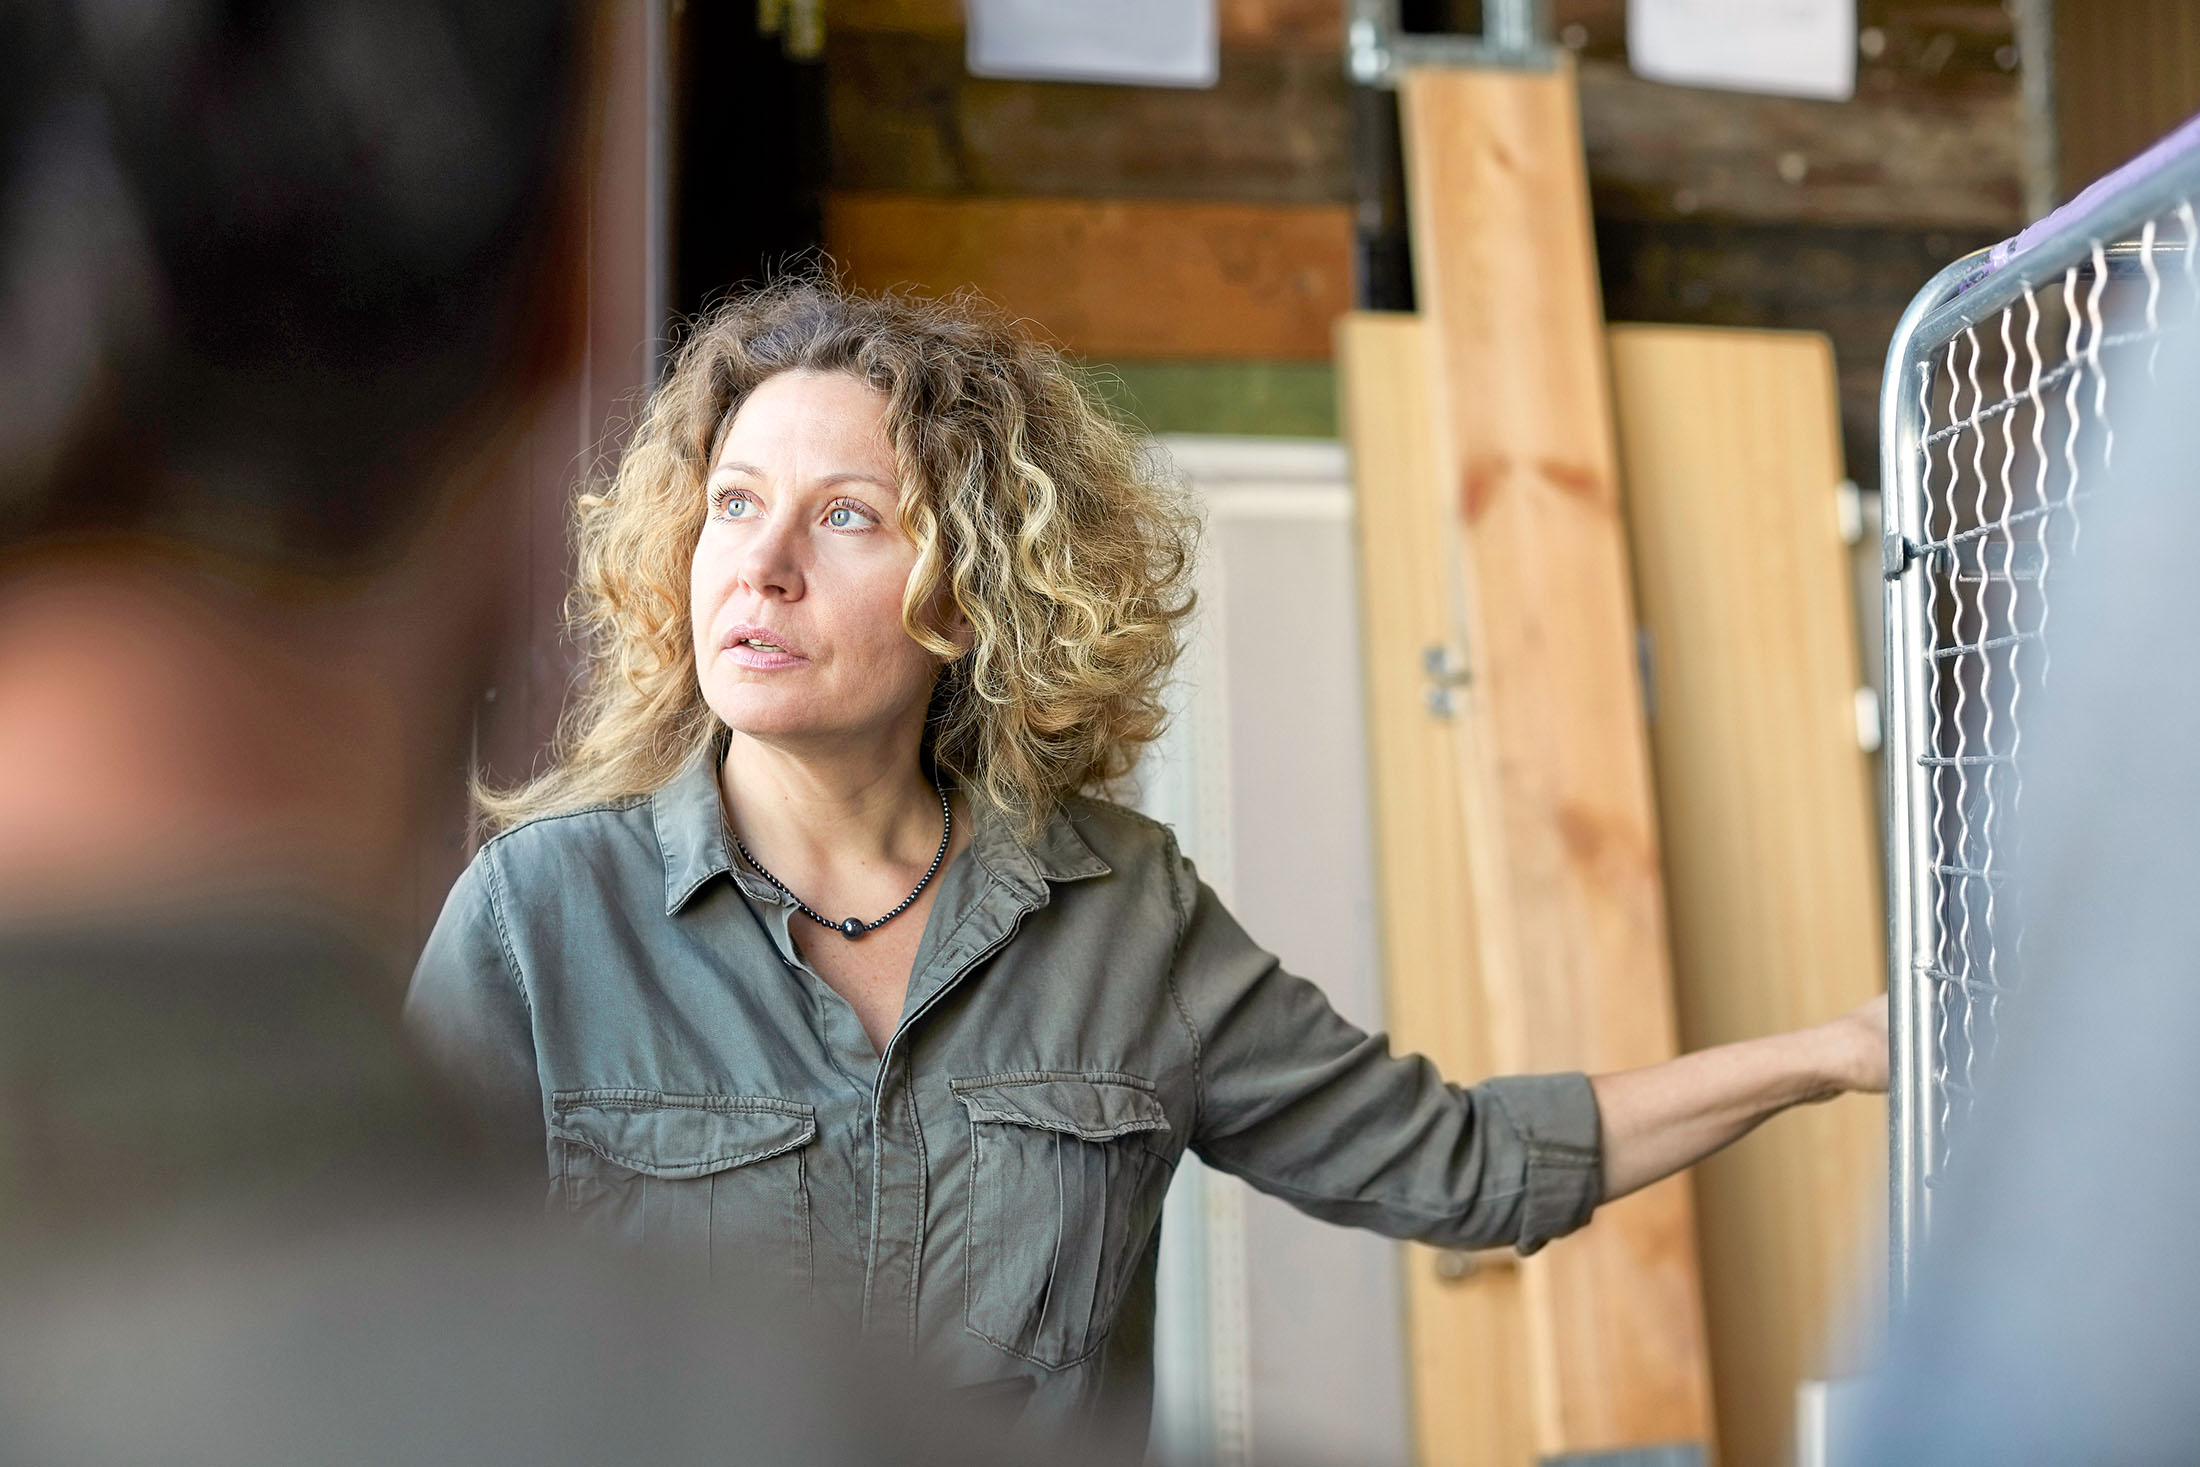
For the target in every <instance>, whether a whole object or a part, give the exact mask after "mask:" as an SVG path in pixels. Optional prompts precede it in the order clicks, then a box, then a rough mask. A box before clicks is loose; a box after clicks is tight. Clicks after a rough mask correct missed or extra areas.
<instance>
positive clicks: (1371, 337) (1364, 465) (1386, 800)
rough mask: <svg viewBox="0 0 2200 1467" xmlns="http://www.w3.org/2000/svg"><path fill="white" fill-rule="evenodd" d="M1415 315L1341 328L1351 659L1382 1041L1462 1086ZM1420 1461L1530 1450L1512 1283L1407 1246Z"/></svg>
mask: <svg viewBox="0 0 2200 1467" xmlns="http://www.w3.org/2000/svg"><path fill="white" fill-rule="evenodd" d="M1427 350H1428V348H1427V344H1426V339H1425V333H1424V331H1423V329H1422V326H1421V323H1420V321H1419V320H1418V319H1417V318H1415V317H1413V316H1407V315H1385V314H1377V313H1371V312H1360V313H1355V314H1353V315H1350V316H1347V317H1345V318H1344V320H1343V321H1341V322H1340V323H1339V324H1338V331H1337V371H1338V414H1339V419H1340V422H1341V423H1342V426H1343V428H1344V436H1345V441H1346V444H1347V446H1348V447H1349V448H1350V450H1351V454H1352V486H1353V494H1354V504H1355V515H1354V523H1355V529H1356V533H1357V538H1358V549H1359V568H1360V576H1359V580H1360V609H1361V639H1362V645H1363V647H1364V649H1365V650H1364V656H1363V658H1362V662H1363V665H1364V667H1365V668H1366V677H1367V728H1368V756H1369V764H1370V772H1371V774H1372V776H1373V784H1374V801H1373V809H1374V817H1375V820H1374V823H1375V841H1376V852H1377V865H1378V873H1379V876H1378V883H1377V889H1378V892H1379V894H1380V902H1381V926H1382V937H1383V981H1384V994H1385V999H1386V1003H1387V1006H1388V1010H1389V1021H1390V1028H1391V1037H1392V1039H1393V1040H1394V1041H1395V1042H1396V1044H1397V1046H1398V1048H1399V1049H1400V1050H1401V1051H1404V1050H1414V1051H1418V1052H1420V1053H1422V1054H1425V1055H1427V1056H1428V1057H1429V1058H1430V1059H1432V1060H1434V1061H1435V1062H1436V1065H1437V1068H1438V1069H1440V1070H1442V1071H1443V1073H1444V1074H1445V1075H1446V1076H1447V1077H1449V1078H1451V1079H1453V1080H1455V1081H1457V1082H1459V1083H1462V1084H1464V1083H1469V1082H1471V1081H1473V1080H1475V1079H1477V1078H1479V1077H1481V1076H1484V1075H1487V1074H1489V1073H1490V1067H1491V1059H1490V1045H1489V1014H1488V1003H1487V998H1486V995H1485V994H1484V992H1483V988H1482V981H1481V973H1480V970H1479V968H1478V967H1477V963H1476V959H1477V951H1476V947H1475V924H1474V912H1473V892H1472V889H1471V887H1470V885H1469V881H1468V867H1467V851H1466V842H1465V827H1464V825H1463V824H1462V822H1461V818H1460V813H1461V812H1460V803H1459V771H1458V767H1457V764H1456V761H1455V759H1454V757H1453V752H1452V730H1451V729H1450V727H1449V725H1448V724H1447V722H1446V721H1445V720H1444V719H1442V718H1441V717H1439V716H1438V715H1436V714H1435V713H1432V712H1431V711H1430V709H1429V707H1428V706H1427V704H1426V702H1425V701H1424V697H1423V693H1424V688H1425V687H1426V677H1425V673H1424V666H1425V664H1424V656H1425V652H1426V649H1428V648H1431V647H1441V646H1443V645H1444V644H1445V643H1446V642H1447V641H1448V640H1449V639H1450V638H1451V635H1452V626H1451V605H1450V593H1449V589H1448V586H1449V575H1450V572H1449V568H1448V565H1447V557H1446V551H1445V547H1444V542H1443V539H1442V537H1441V536H1439V535H1435V534H1431V533H1430V529H1431V527H1432V526H1436V525H1440V524H1441V523H1442V507H1441V504H1440V500H1441V498H1442V490H1441V482H1440V481H1441V476H1440V475H1439V473H1438V468H1437V463H1436V434H1435V424H1434V422H1433V421H1432V420H1431V416H1430V409H1431V402H1430V398H1429V384H1428V363H1427ZM1400 1260H1401V1264H1402V1266H1403V1267H1404V1269H1405V1277H1406V1327H1407V1347H1408V1355H1409V1359H1410V1362H1411V1369H1412V1375H1413V1378H1412V1382H1411V1387H1412V1400H1413V1427H1414V1459H1415V1461H1416V1462H1418V1463H1420V1464H1421V1467H1482V1464H1493V1467H1494V1464H1515V1463H1517V1464H1523V1467H1524V1464H1526V1463H1528V1462H1531V1461H1532V1460H1533V1459H1534V1456H1535V1447H1534V1440H1533V1433H1532V1423H1531V1420H1530V1417H1529V1413H1528V1403H1529V1400H1530V1398H1531V1391H1530V1385H1529V1381H1528V1379H1527V1375H1526V1372H1525V1369H1524V1366H1525V1363H1526V1351H1525V1348H1524V1347H1525V1344H1526V1319H1525V1316H1524V1314H1523V1313H1522V1298H1521V1279H1520V1275H1519V1271H1518V1270H1517V1269H1513V1268H1482V1269H1479V1270H1477V1271H1476V1272H1474V1273H1472V1274H1470V1275H1467V1276H1465V1277H1447V1276H1446V1275H1445V1274H1444V1273H1442V1272H1439V1268H1438V1264H1439V1259H1438V1257H1437V1255H1436V1254H1435V1253H1434V1252H1433V1251H1432V1250H1430V1249H1427V1248H1422V1247H1418V1246H1412V1245H1404V1246H1401V1248H1400Z"/></svg>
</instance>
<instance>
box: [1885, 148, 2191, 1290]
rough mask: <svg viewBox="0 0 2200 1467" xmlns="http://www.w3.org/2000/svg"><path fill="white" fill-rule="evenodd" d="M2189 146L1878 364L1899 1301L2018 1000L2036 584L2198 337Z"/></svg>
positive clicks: (2112, 184)
mask: <svg viewBox="0 0 2200 1467" xmlns="http://www.w3.org/2000/svg"><path fill="white" fill-rule="evenodd" d="M2187 131H2188V132H2189V131H2190V129H2188V130H2187ZM2181 138H2182V139H2184V145H2182V146H2175V147H2173V146H2171V145H2172V144H2178V143H2179V142H2180V139H2181ZM2196 147H2200V137H2193V138H2184V135H2183V134H2180V135H2179V137H2178V138H2173V139H2171V140H2169V142H2168V143H2166V144H2165V146H2164V149H2162V150H2158V151H2157V153H2156V154H2152V155H2149V159H2148V160H2142V162H2146V163H2148V165H2149V166H2147V167H2144V168H2140V167H2138V166H2137V165H2135V167H2134V170H2132V171H2131V172H2130V173H2128V174H2127V175H2125V176H2122V177H2119V178H2116V179H2111V180H2108V181H2107V182H2105V183H2104V184H2103V185H2099V186H2096V189H2095V190H2090V191H2088V194H2087V195H2086V196H2084V197H2082V198H2081V199H2080V200H2079V201H2078V202H2077V203H2076V204H2075V205H2073V207H2072V209H2070V210H2066V211H2065V212H2064V214H2061V215H2057V216H2053V217H2051V218H2050V219H2049V220H2047V221H2043V224H2042V225H2039V226H2035V227H2034V229H2032V230H2030V231H2027V232H2026V233H2025V234H2024V235H2021V236H2019V237H2018V238H2017V239H2016V240H2014V241H2012V242H2010V244H2008V245H2004V246H2000V247H1997V248H1996V249H1995V250H1993V251H1988V252H1982V253H1981V254H1980V255H1978V256H1974V257H1972V258H1971V259H1968V260H1964V261H1959V262H1958V263H1957V264H1955V265H1953V266H1950V267H1949V269H1947V270H1945V271H1943V272H1942V273H1941V275H1940V276H1938V277H1937V278H1936V279H1934V280H1933V281H1932V282H1931V283H1930V284H1928V285H1927V286H1926V287H1925V289H1924V291H1922V292H1921V293H1920V294H1919V296H1918V297H1917V299H1916V300H1915V301H1914V302H1912V304H1911V307H1910V310H1909V313H1908V314H1907V315H1906V316H1905V317H1904V319H1903V323H1902V326H1901V327H1900V328H1899V329H1898V331H1897V333H1896V337H1895V341H1894V345H1893V348H1892V350H1891V351H1890V353H1889V356H1888V363H1887V377H1886V381H1885V386H1884V395H1883V398H1882V439H1883V451H1884V453H1885V456H1886V459H1885V464H1884V470H1885V487H1886V490H1887V494H1886V506H1887V537H1886V556H1885V566H1886V570H1887V576H1888V592H1887V596H1888V600H1887V638H1888V659H1887V667H1888V680H1889V695H1890V703H1891V713H1892V717H1891V718H1890V720H1889V724H1890V728H1889V733H1890V737H1889V743H1888V752H1889V756H1890V757H1889V764H1888V767H1889V774H1890V778H1891V781H1892V787H1891V790H1890V796H1891V797H1890V806H1889V808H1890V816H1891V821H1890V831H1889V839H1890V849H1889V860H1888V874H1889V882H1890V887H1891V892H1890V896H1891V900H1890V903H1889V909H1888V910H1889V918H1890V925H1891V928H1892V932H1891V940H1892V945H1893V950H1892V954H1891V957H1892V962H1891V964H1890V972H1891V973H1892V974H1893V976H1894V989H1895V991H1894V996H1893V1003H1894V1008H1893V1031H1894V1032H1893V1038H1894V1059H1895V1075H1894V1091H1893V1095H1892V1097H1891V1099H1892V1102H1893V1103H1892V1106H1891V1111H1892V1119H1893V1127H1894V1135H1893V1151H1894V1155H1893V1166H1892V1178H1893V1190H1894V1197H1893V1214H1894V1215H1893V1248H1892V1250H1891V1251H1892V1254H1893V1258H1894V1265H1895V1286H1896V1291H1897V1294H1898V1296H1899V1295H1900V1294H1901V1293H1902V1292H1903V1291H1904V1289H1905V1288H1906V1286H1907V1279H1908V1262H1909V1259H1910V1256H1911V1254H1912V1253H1913V1251H1914V1250H1915V1248H1916V1247H1917V1245H1918V1244H1919V1243H1920V1242H1921V1241H1922V1240H1923V1237H1924V1235H1925V1232H1926V1231H1927V1229H1928V1228H1929V1227H1930V1226H1931V1217H1932V1202H1931V1199H1932V1190H1933V1185H1934V1182H1935V1180H1936V1179H1937V1178H1938V1177H1939V1176H1940V1175H1941V1173H1942V1172H1943V1171H1944V1169H1945V1168H1946V1166H1947V1164H1948V1160H1949V1157H1950V1155H1951V1153H1952V1152H1954V1151H1956V1150H1957V1149H1959V1148H1960V1147H1961V1146H1962V1144H1963V1128H1964V1123H1965V1121H1966V1119H1967V1118H1968V1116H1969V1113H1970V1107H1971V1101H1972V1097H1973V1095H1974V1093H1975V1089H1976V1086H1977V1083H1978V1079H1979V1075H1980V1073H1981V1070H1982V1067H1983V1066H1984V1065H1985V1064H1986V1063H1987V1062H1988V1060H1989V1059H1990V1057H1991V1055H1992V1053H1993V1049H1994V1043H1995V1035H1996V1032H1997V1029H1998V1027H1999V1024H2000V1022H2001V1020H2002V1018H2003V1016H2004V1012H2005V1009H2006V1006H2007V1005H2010V1004H2014V1003H2021V1002H2022V1001H2023V998H2022V992H2023V959H2024V912H2023V909H2022V903H2021V901H2020V900H2019V899H2018V893H2017V892H2016V890H2015V889H2014V888H2013V886H2012V884H2011V880H2010V878H2011V875H2012V870H2013V867H2014V865H2015V863H2016V861H2017V859H2018V857H2019V855H2020V853H2021V851H2022V841H2023V829H2024V825H2023V810H2024V772H2025V767H2026V756H2025V749H2024V728H2025V724H2026V723H2027V721H2028V720H2029V718H2030V716H2031V715H2032V714H2033V713H2034V712H2035V711H2036V709H2037V707H2038V706H2039V704H2040V703H2041V701H2042V700H2045V699H2051V698H2052V697H2053V696H2054V653H2055V632H2054V602H2055V588H2056V584H2057V581H2058V578H2059V577H2060V576H2061V575H2062V574H2063V573H2064V572H2066V571H2067V569H2068V568H2069V566H2070V565H2071V564H2072V563H2073V562H2074V561H2075V559H2076V558H2077V557H2079V556H2081V555H2082V554H2083V553H2084V544H2085V518H2086V511H2087V506H2088V504H2089V502H2090V501H2091V500H2092V499H2093V498H2094V496H2096V495H2097V494H2099V493H2101V492H2103V487H2104V481H2105V480H2106V477H2107V474H2108V470H2109V469H2110V467H2111V466H2112V465H2113V463H2114V461H2115V452H2116V421H2117V415H2118V410H2119V403H2122V402H2124V401H2127V400H2129V399H2130V398H2131V397H2132V395H2133V390H2134V388H2135V387H2136V386H2138V385H2140V384H2142V383H2143V382H2144V381H2145V380H2146V379H2147V378H2148V377H2150V376H2151V374H2152V372H2153V370H2154V366H2155V362H2156V360H2157V358H2158V356H2159V354H2160V350H2161V344H2162V342H2163V340H2164V338H2165V336H2166V335H2167V334H2168V333H2171V332H2180V331H2188V330H2193V329H2200V217H2196V215H2195V200H2196V199H2200V151H2195V148H2196Z"/></svg>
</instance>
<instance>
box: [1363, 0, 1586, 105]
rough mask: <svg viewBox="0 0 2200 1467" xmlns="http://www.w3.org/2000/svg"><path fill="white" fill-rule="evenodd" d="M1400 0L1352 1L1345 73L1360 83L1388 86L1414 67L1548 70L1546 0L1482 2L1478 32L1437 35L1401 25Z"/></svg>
mask: <svg viewBox="0 0 2200 1467" xmlns="http://www.w3.org/2000/svg"><path fill="white" fill-rule="evenodd" d="M1400 3H1401V0H1352V9H1351V21H1350V23H1349V24H1348V25H1347V26H1346V27H1345V39H1344V69H1345V75H1347V76H1349V77H1351V78H1352V80H1353V81H1355V82H1357V83H1358V84H1359V85H1361V86H1363V87H1383V88H1394V87H1396V86H1397V85H1398V74H1399V73H1400V72H1402V71H1404V70H1405V69H1406V68H1408V67H1414V66H1492V67H1511V68H1513V69H1515V70H1519V71H1548V70H1550V69H1551V67H1552V66H1553V65H1555V64H1556V57H1557V53H1556V52H1555V51H1554V50H1553V49H1552V46H1551V40H1550V12H1549V0H1484V3H1483V6H1482V34H1481V35H1479V36H1472V35H1464V34H1461V35H1438V34H1431V33H1427V32H1417V31H1407V30H1405V29H1403V27H1402V25H1401V23H1400V18H1399V6H1400Z"/></svg>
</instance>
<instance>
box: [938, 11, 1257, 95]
mask: <svg viewBox="0 0 2200 1467" xmlns="http://www.w3.org/2000/svg"><path fill="white" fill-rule="evenodd" d="M966 8H967V11H968V16H967V20H966V26H967V29H966V32H965V34H966V36H967V38H968V42H967V50H966V53H965V54H966V57H967V64H968V65H969V67H970V70H971V73H972V74H973V75H975V76H998V77H1022V78H1031V79H1035V80H1041V81H1089V82H1128V83H1131V84H1132V85H1143V86H1158V87H1211V86H1213V85H1214V84H1215V76H1216V72H1217V68H1218V67H1219V65H1220V57H1219V51H1218V45H1217V41H1216V36H1215V0H967V5H966Z"/></svg>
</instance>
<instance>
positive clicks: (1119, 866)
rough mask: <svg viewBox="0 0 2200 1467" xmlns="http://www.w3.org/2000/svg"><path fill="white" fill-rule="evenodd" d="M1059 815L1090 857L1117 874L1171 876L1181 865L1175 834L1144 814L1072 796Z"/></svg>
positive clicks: (1095, 798)
mask: <svg viewBox="0 0 2200 1467" xmlns="http://www.w3.org/2000/svg"><path fill="white" fill-rule="evenodd" d="M1061 807H1062V814H1063V816H1064V818H1066V819H1067V820H1068V821H1069V823H1070V826H1071V828H1073V829H1074V830H1075V831H1076V832H1077V834H1078V836H1079V837H1080V838H1081V839H1082V840H1083V841H1084V843H1085V844H1086V845H1087V846H1089V847H1091V849H1092V853H1093V854H1094V855H1096V856H1098V857H1099V858H1100V859H1101V860H1103V861H1105V862H1107V864H1108V865H1109V867H1110V868H1112V869H1113V870H1115V871H1117V872H1132V871H1156V872H1163V873H1168V872H1173V871H1174V869H1175V868H1176V867H1177V866H1178V865H1180V864H1181V863H1182V860H1183V857H1182V856H1181V855H1180V854H1179V852H1178V850H1177V844H1176V832H1175V831H1173V830H1171V829H1170V828H1169V827H1168V826H1167V825H1165V824H1163V823H1162V822H1161V821H1159V820H1156V819H1154V818H1153V817H1152V816H1151V815H1148V814H1145V813H1144V812H1143V811H1139V810H1134V809H1132V808H1131V807H1130V806H1128V805H1123V804H1118V803H1116V802H1115V801H1113V800H1106V799H1101V798H1100V797H1098V796H1096V795H1071V796H1069V797H1067V798H1066V799H1064V800H1063V801H1062V802H1061Z"/></svg>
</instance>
